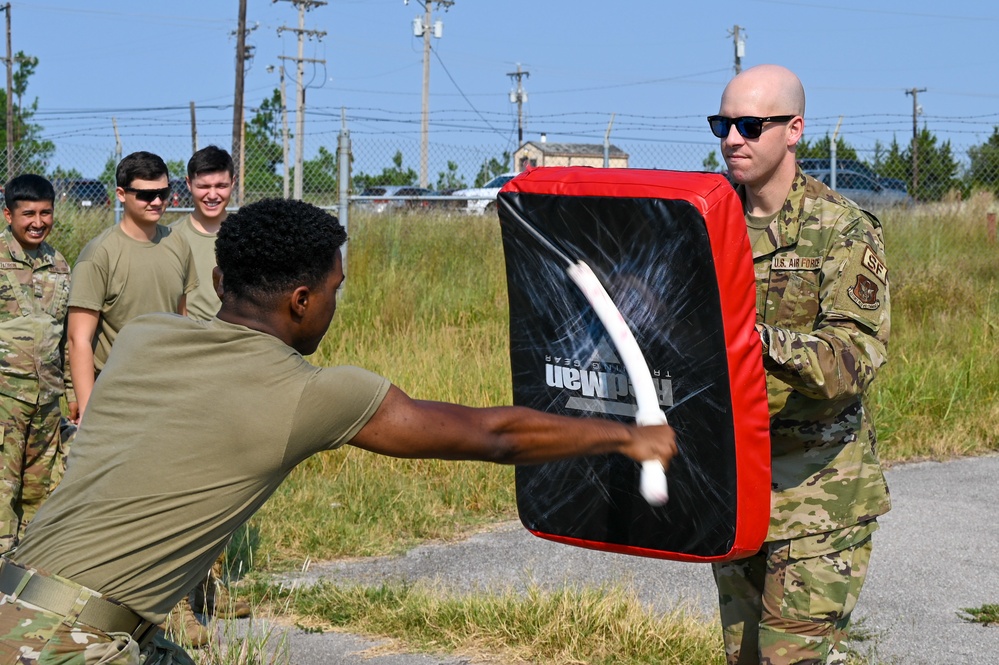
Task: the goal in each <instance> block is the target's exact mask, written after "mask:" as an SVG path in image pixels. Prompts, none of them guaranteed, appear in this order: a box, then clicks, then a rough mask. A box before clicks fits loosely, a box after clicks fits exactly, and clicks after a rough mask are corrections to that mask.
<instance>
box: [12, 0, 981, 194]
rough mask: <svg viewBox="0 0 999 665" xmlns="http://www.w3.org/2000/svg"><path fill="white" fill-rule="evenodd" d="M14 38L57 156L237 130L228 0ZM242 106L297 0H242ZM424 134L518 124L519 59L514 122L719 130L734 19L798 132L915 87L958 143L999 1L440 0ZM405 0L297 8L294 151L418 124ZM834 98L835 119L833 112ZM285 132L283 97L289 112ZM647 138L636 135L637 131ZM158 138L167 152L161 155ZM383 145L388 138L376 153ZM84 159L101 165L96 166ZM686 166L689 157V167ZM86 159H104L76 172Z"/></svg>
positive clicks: (394, 135) (174, 4)
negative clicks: (299, 125)
mask: <svg viewBox="0 0 999 665" xmlns="http://www.w3.org/2000/svg"><path fill="white" fill-rule="evenodd" d="M11 4H12V10H11V19H12V42H13V50H14V51H15V52H17V51H24V52H25V53H27V54H28V55H32V56H36V57H38V59H39V64H38V68H37V70H36V73H35V75H34V76H33V77H32V79H31V81H30V84H29V87H28V91H27V96H26V97H27V99H26V101H30V100H32V99H37V100H38V110H37V113H36V115H35V121H36V122H37V123H38V124H40V125H41V126H42V127H43V128H44V131H43V132H42V133H43V135H44V136H46V137H49V138H52V140H54V141H55V143H56V145H57V147H58V150H57V154H56V158H55V160H54V161H55V162H56V163H63V162H66V163H72V164H82V165H83V166H81V167H79V168H81V169H82V170H88V169H95V168H96V169H97V170H99V169H100V168H101V165H102V164H103V161H104V160H106V158H107V153H108V150H109V148H108V146H110V147H111V149H113V147H114V129H113V125H112V118H113V119H114V124H116V125H117V128H118V131H119V136H120V138H121V141H122V145H123V149H124V151H125V152H126V153H127V152H130V151H132V150H137V149H153V150H154V151H156V150H159V151H160V152H161V153H170V156H182V155H184V154H185V153H186V154H189V153H190V149H191V145H192V141H191V119H190V115H191V114H190V103H191V102H192V101H193V102H194V104H195V109H196V118H197V122H196V124H197V131H198V140H199V145H206V144H207V142H216V143H219V144H220V145H223V146H224V147H228V145H229V142H230V138H231V132H232V129H231V128H232V117H233V93H234V81H235V67H236V65H235V48H236V39H235V30H236V26H237V15H238V5H239V3H238V0H169V1H167V2H162V1H160V2H149V1H145V2H143V1H137V0H86V2H77V1H75V0H30V1H23V2H17V1H14V2H12V3H11ZM247 5H248V9H247V24H248V26H250V27H252V28H253V30H252V32H251V33H250V34H249V36H248V38H247V43H248V44H250V45H251V46H252V47H253V58H252V60H251V61H250V63H249V65H248V67H247V70H246V82H245V98H246V101H245V105H246V107H247V117H249V116H250V115H252V113H253V112H254V109H255V108H257V107H258V106H259V104H260V103H261V101H262V100H263V99H265V98H267V97H269V96H270V95H271V92H272V91H273V90H274V89H275V88H277V87H278V84H279V80H280V71H281V68H282V66H283V67H284V70H285V81H286V85H287V90H288V96H289V103H290V105H292V106H293V105H294V90H295V78H296V71H295V65H294V62H293V61H292V60H283V59H281V57H282V56H284V57H286V58H294V57H295V56H296V55H297V42H296V37H295V33H294V32H293V31H291V30H283V31H281V30H279V29H280V28H282V27H289V28H295V27H297V25H298V11H297V8H296V6H295V5H294V4H293V3H292V2H290V1H288V0H275V1H272V0H248V2H247ZM433 9H434V20H441V21H442V22H443V36H442V37H441V38H440V39H434V40H433V48H434V53H433V54H432V56H431V67H430V110H431V114H430V118H431V127H430V141H431V143H432V144H433V145H435V146H454V147H455V148H454V149H455V150H457V149H458V148H457V147H458V146H487V148H488V150H490V151H492V152H494V153H495V152H498V151H501V150H512V149H513V148H515V147H516V143H517V105H516V104H513V103H511V101H510V97H509V95H510V91H511V89H512V88H513V85H514V84H513V82H512V80H511V78H510V77H509V76H508V74H509V73H510V72H514V71H516V70H517V68H518V66H519V67H520V68H521V70H522V71H526V72H528V73H529V76H526V77H525V78H523V84H524V89H525V90H526V92H527V102H526V103H524V105H523V111H524V125H523V127H524V139H525V140H538V139H539V136H540V134H541V133H542V132H544V133H545V134H546V135H547V139H548V141H557V142H588V143H602V142H603V139H604V134H605V132H606V131H607V129H608V125H609V123H611V118H612V114H613V125H612V127H611V139H612V142H614V143H616V144H617V143H620V144H625V145H631V146H650V147H651V148H661V147H663V146H664V145H668V144H691V145H693V151H694V152H695V153H697V154H698V155H700V154H707V152H708V151H710V150H711V149H713V148H716V147H717V142H716V140H715V139H714V138H713V137H712V136H711V135H710V133H709V131H708V128H707V123H706V122H705V120H704V118H705V116H707V115H709V114H711V113H715V112H717V110H718V100H719V96H720V94H721V91H722V89H723V88H724V86H725V83H726V82H727V81H728V80H729V79H730V78H731V76H732V75H733V73H734V64H735V63H734V46H733V37H732V32H733V29H734V27H735V26H739V30H740V33H741V34H743V35H744V36H745V51H744V56H743V57H742V63H741V64H742V66H743V68H746V67H750V66H752V65H755V64H761V63H778V64H782V65H785V66H787V67H789V68H791V69H792V70H794V71H795V72H796V73H797V74H798V75H799V76H800V78H801V80H802V82H803V84H804V86H805V90H806V95H807V108H806V114H805V118H806V130H805V131H806V137H807V138H818V137H821V136H824V135H825V134H827V133H831V132H832V131H833V130H834V129H835V128H836V126H837V123H841V124H840V129H839V132H840V135H841V136H842V137H843V138H844V139H845V140H846V141H847V142H849V143H850V144H851V145H852V146H854V147H856V148H858V149H860V150H861V151H871V150H872V149H873V146H874V144H875V142H876V141H879V142H881V143H882V144H887V143H890V142H891V141H892V139H893V138H897V139H898V140H899V142H900V143H903V144H904V143H906V142H907V141H908V140H909V138H910V137H911V135H912V113H913V97H912V96H911V95H907V94H906V90H912V89H918V90H920V92H919V93H918V102H919V105H920V106H921V111H922V112H921V115H920V116H919V118H918V122H919V125H920V126H923V125H925V126H926V127H928V128H929V129H930V130H931V131H932V132H934V133H935V134H936V135H937V136H938V137H939V139H940V140H950V141H951V142H952V145H953V147H954V150H955V153H957V154H958V155H959V156H960V154H962V153H964V152H965V151H966V150H967V148H968V147H970V146H972V145H975V144H979V143H982V142H984V141H985V140H987V139H988V137H989V136H990V135H991V134H992V132H993V128H994V127H995V126H997V125H999V75H997V74H999V55H997V53H996V40H995V33H996V32H997V29H999V4H997V3H995V2H993V1H988V2H986V1H982V0H977V1H975V0H969V1H965V2H961V3H940V2H938V1H933V2H931V1H929V0H842V2H834V1H833V0H813V1H808V2H794V1H791V0H739V1H738V2H732V1H728V0H713V1H711V2H671V1H669V0H617V2H614V3H608V2H594V1H592V0H506V1H505V2H486V1H485V0H455V1H454V2H453V4H452V5H451V6H450V7H448V8H447V10H446V11H444V9H443V8H442V7H441V6H440V5H439V4H437V3H435V4H434V5H433ZM422 15H423V6H422V4H421V2H420V1H419V0H412V1H411V2H409V3H408V5H407V4H405V3H404V0H329V1H328V2H327V3H326V4H325V5H323V6H316V7H314V8H313V9H311V10H310V11H308V12H307V13H306V16H305V27H306V29H308V30H316V31H321V32H323V33H325V34H324V35H322V36H321V37H320V36H314V37H313V38H312V39H310V40H308V41H306V42H305V46H304V57H305V58H308V59H311V60H316V61H322V62H321V63H319V62H310V63H306V64H305V71H304V79H305V83H306V86H307V91H306V105H307V111H306V114H305V122H306V136H307V139H306V149H305V154H306V157H312V156H314V155H315V152H316V150H317V149H318V147H319V146H320V145H325V146H327V148H328V149H330V150H335V146H336V132H337V130H338V129H339V127H340V126H341V113H344V114H345V115H346V120H347V126H348V127H349V129H350V131H351V135H352V137H353V138H354V140H355V142H363V141H365V140H368V141H378V142H379V143H378V145H380V146H381V145H384V146H388V145H391V144H398V145H399V146H400V147H402V148H404V149H405V150H406V153H407V163H412V159H411V158H410V157H409V155H411V154H412V150H413V148H414V146H417V145H418V142H419V130H420V117H421V90H422V77H423V65H422V63H423V40H422V38H417V37H414V35H413V19H414V18H416V17H417V16H422ZM841 117H842V120H840V118H841ZM289 123H290V125H291V128H292V130H294V127H295V118H294V114H292V115H291V117H290V118H289ZM651 148H650V149H651ZM164 156H167V155H166V154H164ZM382 159H383V161H385V162H386V163H387V162H388V158H387V157H386V158H382ZM94 164H97V166H94ZM695 167H696V165H695ZM84 175H87V176H91V175H96V173H84Z"/></svg>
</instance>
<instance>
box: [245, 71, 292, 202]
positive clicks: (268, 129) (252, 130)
mask: <svg viewBox="0 0 999 665" xmlns="http://www.w3.org/2000/svg"><path fill="white" fill-rule="evenodd" d="M243 150H244V151H245V160H246V161H245V164H244V167H243V168H244V171H243V188H244V191H246V192H254V193H255V194H258V195H275V194H279V193H280V192H281V176H280V175H278V170H277V166H278V164H281V163H282V161H283V160H284V155H283V150H282V148H281V91H280V90H278V89H275V90H274V92H273V93H272V94H271V96H270V97H268V98H266V99H264V101H262V102H261V103H260V107H259V108H257V109H256V110H255V111H254V114H253V117H252V118H250V120H249V122H247V123H246V132H245V135H244V138H243ZM232 158H233V159H239V155H233V156H232ZM284 167H285V168H288V165H287V164H285V165H284ZM303 171H304V169H303Z"/></svg>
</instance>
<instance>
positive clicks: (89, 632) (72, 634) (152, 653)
mask: <svg viewBox="0 0 999 665" xmlns="http://www.w3.org/2000/svg"><path fill="white" fill-rule="evenodd" d="M55 579H58V580H60V581H61V582H63V583H64V584H68V585H71V586H72V587H74V588H76V589H79V591H80V595H79V596H78V598H77V601H76V604H75V606H74V609H73V611H72V612H70V613H69V614H68V615H60V614H56V613H54V612H50V611H48V610H46V609H43V608H41V607H38V606H37V605H32V604H30V603H26V602H24V601H23V600H20V599H18V598H15V597H13V596H8V595H2V594H0V662H2V663H4V665H7V664H10V665H15V664H16V665H48V664H55V663H58V664H59V665H105V664H106V665H195V663H194V661H193V660H192V659H191V657H190V656H189V655H188V654H187V653H186V652H185V651H184V650H183V649H182V648H180V647H179V646H177V645H176V644H173V643H172V642H170V641H168V640H167V639H166V638H164V637H163V634H162V632H160V631H157V634H156V635H155V637H154V638H153V639H152V640H150V641H149V642H148V643H147V644H145V645H142V646H140V645H139V643H138V642H136V641H135V640H134V639H133V638H132V637H131V636H130V635H129V634H128V633H104V632H101V631H99V630H96V629H94V628H92V627H90V626H87V625H86V624H83V623H80V622H78V621H77V620H76V617H75V616H73V615H74V613H75V614H79V612H80V611H81V610H82V609H83V606H84V605H85V604H86V602H87V600H88V599H89V598H91V597H94V596H98V597H99V596H100V594H98V593H97V592H95V591H91V590H89V589H87V588H86V587H82V586H79V585H78V584H74V583H73V582H70V581H69V580H66V579H64V578H58V577H57V578H55Z"/></svg>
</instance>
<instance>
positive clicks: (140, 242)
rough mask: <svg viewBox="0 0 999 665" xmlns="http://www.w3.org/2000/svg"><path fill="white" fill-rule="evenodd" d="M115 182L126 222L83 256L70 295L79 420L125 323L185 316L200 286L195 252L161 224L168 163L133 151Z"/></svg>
mask: <svg viewBox="0 0 999 665" xmlns="http://www.w3.org/2000/svg"><path fill="white" fill-rule="evenodd" d="M115 179H116V182H117V185H118V188H117V190H116V193H117V196H118V200H119V201H121V204H122V209H123V214H122V219H121V223H120V224H118V225H116V226H112V227H111V228H109V229H107V230H106V231H104V232H103V233H101V234H100V235H98V236H97V237H96V238H94V239H93V240H91V241H90V242H89V243H87V246H86V247H84V248H83V251H82V252H80V256H79V258H78V259H77V262H76V265H75V266H74V267H73V275H72V287H71V289H70V293H69V316H68V317H67V325H66V331H67V338H68V346H69V368H70V374H71V376H72V378H73V386H74V387H75V389H76V397H77V401H78V402H79V405H80V418H82V417H83V414H84V412H85V410H86V408H87V403H88V401H89V400H90V393H91V392H92V391H93V389H94V381H95V380H96V378H97V374H98V373H99V372H100V371H101V369H102V368H103V367H104V363H105V362H107V359H108V355H109V354H110V352H111V346H112V345H113V344H114V341H115V338H116V337H117V335H118V332H119V331H120V330H121V328H122V326H124V325H125V324H126V323H128V322H129V321H130V320H132V319H133V318H135V317H136V316H139V315H140V314H147V313H150V312H178V313H180V314H185V313H186V312H187V304H186V294H187V293H189V292H190V291H191V290H193V289H194V288H195V287H196V286H197V285H198V274H197V271H196V269H195V267H194V257H193V256H192V255H191V247H190V246H189V245H188V244H187V241H186V240H184V239H183V238H182V237H181V236H180V234H176V233H173V232H172V231H171V230H170V229H169V228H168V227H166V226H163V225H161V224H160V223H159V221H160V218H161V217H163V211H164V210H165V209H166V204H167V200H168V199H169V197H170V177H169V171H167V166H166V164H165V163H164V162H163V160H162V159H161V158H160V157H159V156H157V155H154V154H152V153H150V152H134V153H132V154H130V155H128V156H127V157H125V158H124V159H122V160H121V162H119V163H118V168H117V171H116V173H115Z"/></svg>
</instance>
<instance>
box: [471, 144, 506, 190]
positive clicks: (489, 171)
mask: <svg viewBox="0 0 999 665" xmlns="http://www.w3.org/2000/svg"><path fill="white" fill-rule="evenodd" d="M509 164H510V153H509V152H508V151H504V152H503V156H502V157H501V158H500V159H496V158H495V157H491V158H489V159H487V160H486V161H484V162H482V166H480V167H479V172H478V173H477V174H476V175H475V184H474V185H473V186H474V187H482V185H484V184H486V183H487V182H489V181H490V180H492V179H493V178H495V177H496V176H498V175H500V174H502V173H506V172H507V169H508V168H509V166H508V165H509Z"/></svg>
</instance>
